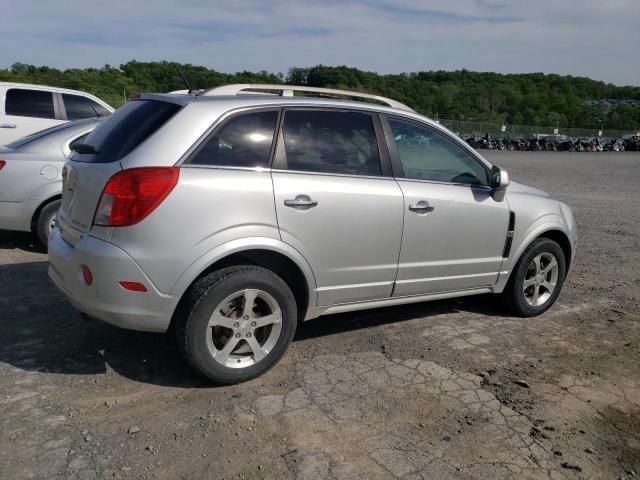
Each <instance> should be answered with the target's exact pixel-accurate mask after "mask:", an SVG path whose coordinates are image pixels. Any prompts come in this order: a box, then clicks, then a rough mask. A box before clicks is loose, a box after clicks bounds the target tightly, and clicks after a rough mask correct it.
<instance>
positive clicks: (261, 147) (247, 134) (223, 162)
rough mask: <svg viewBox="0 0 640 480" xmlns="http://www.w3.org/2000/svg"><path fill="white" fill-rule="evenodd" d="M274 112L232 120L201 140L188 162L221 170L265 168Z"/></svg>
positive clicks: (273, 122)
mask: <svg viewBox="0 0 640 480" xmlns="http://www.w3.org/2000/svg"><path fill="white" fill-rule="evenodd" d="M277 119H278V112H277V111H275V110H273V111H266V112H253V113H245V114H242V115H238V116H235V117H232V118H231V119H229V120H227V121H226V122H225V123H224V124H223V125H222V126H221V127H219V128H217V129H216V130H215V131H214V133H213V135H211V136H210V137H209V138H208V139H207V140H205V143H204V145H202V146H201V147H200V148H199V149H198V151H196V153H195V155H194V156H193V157H192V158H191V160H190V161H189V162H188V163H193V164H196V165H217V166H224V167H268V166H269V153H270V152H271V144H272V143H273V136H274V132H275V129H276V121H277Z"/></svg>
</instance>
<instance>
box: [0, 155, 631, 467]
mask: <svg viewBox="0 0 640 480" xmlns="http://www.w3.org/2000/svg"><path fill="white" fill-rule="evenodd" d="M487 156H488V157H489V158H490V159H491V160H492V161H494V162H495V163H497V164H498V165H501V166H504V167H506V168H507V169H509V171H510V173H511V175H512V178H514V179H515V180H517V181H521V182H523V183H527V184H530V185H533V186H536V187H539V188H542V189H544V190H546V191H548V192H550V193H552V194H553V195H554V196H555V197H557V198H559V199H562V200H564V201H566V202H568V203H569V204H570V205H571V206H572V208H573V209H574V212H575V215H576V218H577V221H578V225H579V228H580V240H579V253H578V257H577V260H576V263H575V267H574V268H573V271H572V273H571V276H570V278H569V279H568V283H567V284H566V285H565V288H564V291H563V293H562V295H561V296H560V299H559V301H558V303H557V304H556V306H555V307H554V308H552V309H551V310H550V311H549V312H548V313H546V314H545V315H543V316H542V317H539V318H535V319H530V320H521V319H517V318H510V317H507V316H504V313H502V312H501V310H499V309H498V308H496V307H495V306H494V301H493V300H494V299H493V298H491V297H487V296H483V297H475V298H470V299H465V300H455V301H439V302H432V303H424V304H418V305H411V306H406V307H400V308H388V309H384V310H377V311H370V312H358V313H353V314H346V315H335V316H331V317H324V318H319V319H317V320H313V321H311V322H307V323H306V324H304V325H302V326H301V327H300V328H299V330H298V333H297V335H296V340H295V342H294V343H293V345H292V346H291V348H290V350H289V353H288V354H287V355H286V357H285V358H284V360H283V361H282V362H281V363H280V364H279V365H278V366H276V368H274V369H273V370H272V371H271V372H269V373H268V374H267V375H265V376H264V377H262V378H259V379H257V380H254V381H251V382H249V383H246V384H243V385H238V386H233V387H225V388H210V387H208V386H207V385H206V384H204V383H203V382H202V381H201V380H199V379H198V378H197V377H196V376H195V375H194V374H193V373H192V372H191V371H190V370H189V368H188V367H187V366H186V365H185V363H184V362H183V361H182V360H181V359H180V357H179V355H178V352H177V350H176V348H175V346H174V344H173V342H172V341H171V339H169V338H167V337H165V336H162V335H153V334H143V333H135V332H127V331H123V330H118V329H116V328H112V327H110V326H107V325H104V324H101V323H98V322H94V321H87V320H83V319H82V318H81V317H80V315H79V314H78V313H77V312H76V311H75V310H74V309H73V308H72V307H71V306H70V305H69V304H68V303H67V302H66V301H65V299H64V298H63V297H62V296H61V295H60V294H58V293H57V292H56V291H55V290H54V287H53V286H52V284H51V283H50V282H49V280H48V279H47V276H46V256H45V255H43V254H42V253H41V252H40V251H38V249H37V248H36V247H35V246H34V244H33V240H32V238H31V237H30V236H28V235H15V234H8V233H0V333H1V335H0V409H1V412H2V413H1V416H0V445H2V448H1V449H0V478H6V479H22V478H38V479H44V478H81V479H93V478H166V479H175V478H183V479H194V478H212V479H222V478H246V479H260V478H273V479H289V478H299V479H324V478H336V479H351V478H363V479H382V478H403V479H418V478H435V479H440V478H479V479H488V478H547V477H549V478H632V477H637V476H638V475H640V348H639V347H640V336H639V333H640V328H639V320H640V241H639V238H640V154H631V153H628V154H615V153H614V154H607V153H601V154H587V153H580V154H560V153H540V154H531V153H507V152H498V153H493V154H491V153H489V154H487Z"/></svg>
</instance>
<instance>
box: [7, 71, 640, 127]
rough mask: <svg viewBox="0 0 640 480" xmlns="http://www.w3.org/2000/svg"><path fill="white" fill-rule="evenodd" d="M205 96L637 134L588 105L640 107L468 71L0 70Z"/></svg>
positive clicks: (119, 99)
mask: <svg viewBox="0 0 640 480" xmlns="http://www.w3.org/2000/svg"><path fill="white" fill-rule="evenodd" d="M184 79H186V81H187V82H188V84H189V86H190V87H191V88H208V87H213V86H218V85H224V84H229V83H288V84H296V85H308V86H315V87H329V88H343V89H349V90H358V91H362V92H367V93H375V94H378V95H383V96H386V97H390V98H393V99H396V100H398V101H401V102H403V103H406V104H407V105H409V106H411V107H412V108H414V109H415V110H416V111H418V112H420V113H422V114H424V115H427V116H429V117H432V118H433V117H440V118H450V119H457V120H475V121H493V122H500V121H501V122H505V123H509V124H522V125H557V126H559V127H561V128H562V127H581V128H600V127H601V126H604V128H607V129H620V130H637V129H638V128H640V106H638V105H635V106H634V105H626V104H625V105H615V106H614V107H612V106H611V105H609V106H606V105H602V104H595V103H592V102H594V101H596V100H601V99H633V100H640V87H636V86H616V85H612V84H610V83H605V82H601V81H596V80H592V79H589V78H584V77H572V76H563V75H555V74H543V73H526V74H499V73H491V72H472V71H468V70H464V69H463V70H458V71H453V72H447V71H428V72H414V73H401V74H385V75H381V74H378V73H375V72H367V71H362V70H358V69H356V68H350V67H346V66H338V67H330V66H324V65H317V66H314V67H308V68H300V67H293V68H291V69H289V71H288V72H287V73H286V74H283V73H270V72H267V71H260V72H249V71H243V72H237V73H222V72H218V71H216V70H212V69H209V68H206V67H203V66H196V65H191V64H180V63H176V62H138V61H135V60H132V61H130V62H127V63H125V64H122V65H120V67H119V68H115V67H112V66H110V65H105V66H104V67H102V68H84V69H78V68H69V69H66V70H59V69H56V68H50V67H46V66H40V67H38V66H34V65H27V64H23V63H15V64H13V65H12V66H11V68H9V69H0V80H3V81H17V82H24V83H35V84H44V85H52V86H59V87H65V88H72V89H77V90H84V91H87V92H90V93H92V94H94V95H96V96H98V97H100V98H102V99H103V100H104V101H106V102H108V103H110V104H111V105H113V106H114V107H117V106H120V105H121V104H122V103H124V102H125V101H126V98H127V97H128V95H129V94H131V93H136V92H168V91H172V90H180V89H185V88H187V87H186V85H185V80H184Z"/></svg>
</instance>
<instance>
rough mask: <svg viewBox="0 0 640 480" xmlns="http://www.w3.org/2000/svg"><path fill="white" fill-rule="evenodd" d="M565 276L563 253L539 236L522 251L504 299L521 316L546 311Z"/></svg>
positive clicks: (556, 295) (558, 291) (552, 243)
mask: <svg viewBox="0 0 640 480" xmlns="http://www.w3.org/2000/svg"><path fill="white" fill-rule="evenodd" d="M565 275H566V264H565V258H564V252H563V251H562V248H560V245H558V244H557V243H556V242H554V241H553V240H550V239H548V238H538V239H536V240H534V241H533V242H531V245H529V246H528V247H527V249H526V250H525V251H524V253H523V254H522V256H521V257H520V260H519V261H518V263H517V264H516V267H515V269H514V270H513V272H512V274H511V278H510V279H509V283H508V284H507V287H506V288H505V291H504V292H503V294H502V295H503V298H504V300H505V302H506V304H507V306H508V307H510V309H511V311H512V312H513V313H514V314H516V315H518V316H520V317H534V316H536V315H540V314H542V313H544V312H546V311H547V310H548V309H549V308H550V307H551V306H552V305H553V304H554V302H555V301H556V299H557V298H558V295H559V294H560V289H561V288H562V284H563V282H564V278H565Z"/></svg>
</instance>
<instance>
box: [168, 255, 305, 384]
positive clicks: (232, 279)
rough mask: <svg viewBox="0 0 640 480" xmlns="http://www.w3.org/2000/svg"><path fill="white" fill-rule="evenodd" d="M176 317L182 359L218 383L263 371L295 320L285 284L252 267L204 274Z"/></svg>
mask: <svg viewBox="0 0 640 480" xmlns="http://www.w3.org/2000/svg"><path fill="white" fill-rule="evenodd" d="M181 312H182V313H179V314H178V318H176V337H177V341H178V343H179V347H180V350H181V351H182V353H183V354H184V357H185V359H186V360H187V361H188V362H189V363H190V364H191V365H192V366H193V368H194V369H195V370H196V371H197V372H198V373H199V374H200V375H202V376H204V377H206V378H207V379H209V380H211V381H213V382H214V383H217V384H231V383H238V382H242V381H245V380H249V379H251V378H254V377H257V376H258V375H261V374H263V373H264V372H266V371H267V370H269V369H270V368H271V367H273V366H274V365H275V364H276V363H277V362H278V360H280V358H282V356H283V355H284V353H285V351H286V349H287V347H288V346H289V343H290V342H291V339H292V338H293V335H294V333H295V329H296V324H297V313H296V312H297V309H296V302H295V298H294V296H293V293H291V290H290V289H289V287H288V285H287V284H286V283H285V282H284V281H283V280H282V279H281V278H280V277H278V276H277V275H275V274H274V273H273V272H271V271H269V270H267V269H264V268H261V267H255V266H237V267H229V268H225V269H222V270H219V271H217V272H214V273H212V274H210V275H208V276H206V277H203V278H202V279H200V280H198V282H197V283H196V284H195V285H194V286H193V287H192V288H191V290H190V292H189V293H188V297H187V299H186V302H185V305H184V308H182V309H181Z"/></svg>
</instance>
